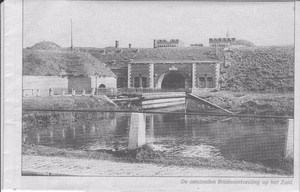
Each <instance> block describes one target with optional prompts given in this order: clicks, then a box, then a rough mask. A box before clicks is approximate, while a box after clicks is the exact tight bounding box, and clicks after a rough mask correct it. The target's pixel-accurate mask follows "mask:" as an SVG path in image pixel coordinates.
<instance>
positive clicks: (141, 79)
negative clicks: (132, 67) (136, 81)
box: [140, 76, 143, 88]
mask: <svg viewBox="0 0 300 192" xmlns="http://www.w3.org/2000/svg"><path fill="white" fill-rule="evenodd" d="M140 88H143V77H141V76H140Z"/></svg>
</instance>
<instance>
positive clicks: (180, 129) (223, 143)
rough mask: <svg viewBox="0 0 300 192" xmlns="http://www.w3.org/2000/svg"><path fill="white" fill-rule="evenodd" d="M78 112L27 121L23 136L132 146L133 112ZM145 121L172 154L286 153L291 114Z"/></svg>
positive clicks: (65, 143) (250, 156) (73, 144)
mask: <svg viewBox="0 0 300 192" xmlns="http://www.w3.org/2000/svg"><path fill="white" fill-rule="evenodd" d="M73 115H74V118H69V121H66V122H64V121H57V123H56V124H47V123H44V124H42V125H39V126H34V127H27V131H26V133H24V135H23V141H24V142H27V143H34V144H40V145H46V146H53V147H59V148H72V149H85V150H99V149H116V150H119V149H125V148H127V146H128V137H129V127H130V113H98V114H97V115H96V116H93V115H91V116H89V117H86V114H85V115H83V113H74V114H73ZM70 119H71V120H70ZM70 121H71V122H70ZM145 123H146V130H145V136H146V143H148V144H150V145H152V146H153V147H154V148H155V149H156V150H161V151H163V152H164V153H165V154H166V155H179V156H187V157H191V156H193V157H206V158H209V157H222V158H223V157H225V158H228V159H244V160H264V159H274V158H278V157H281V156H282V155H283V154H284V148H285V143H286V137H287V134H286V133H287V127H288V124H287V121H285V120H276V119H253V118H224V117H208V116H202V117H200V116H189V115H179V114H178V115H177V114H176V115H174V114H165V115H156V114H155V115H154V114H147V115H146V118H145Z"/></svg>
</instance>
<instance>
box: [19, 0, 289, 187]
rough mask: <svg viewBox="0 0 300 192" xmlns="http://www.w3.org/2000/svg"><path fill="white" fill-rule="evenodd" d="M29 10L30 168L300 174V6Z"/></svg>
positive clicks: (96, 4) (25, 41)
mask: <svg viewBox="0 0 300 192" xmlns="http://www.w3.org/2000/svg"><path fill="white" fill-rule="evenodd" d="M22 10H23V14H22V22H23V23H22V26H23V27H22V56H23V57H22V136H21V137H22V142H21V145H22V147H21V173H20V174H21V175H22V177H29V176H47V178H48V177H54V176H55V177H60V176H64V177H74V176H80V177H153V178H154V177H177V178H178V177H184V178H189V177H212V178H214V177H215V178H221V179H220V180H217V181H216V180H208V179H204V178H203V179H202V180H195V181H193V182H196V183H198V184H201V182H203V183H206V184H207V183H209V182H211V183H209V184H249V185H261V183H260V181H259V180H229V179H227V178H288V179H289V178H294V174H295V173H294V147H295V145H294V88H295V87H294V80H295V77H294V74H295V62H294V60H295V48H294V45H295V43H294V40H295V39H294V36H295V26H294V22H295V18H294V15H295V11H294V10H295V3H294V2H292V1H291V2H255V3H254V2H209V1H186V2H184V1H172V2H171V1H39V0H24V1H23V4H22ZM290 181H291V180H284V182H287V183H284V184H287V185H288V184H292V183H288V182H290ZM214 182H218V183H214ZM280 182H282V181H280Z"/></svg>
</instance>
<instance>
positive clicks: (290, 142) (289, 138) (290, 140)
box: [284, 119, 294, 158]
mask: <svg viewBox="0 0 300 192" xmlns="http://www.w3.org/2000/svg"><path fill="white" fill-rule="evenodd" d="M284 157H285V158H293V157H294V119H289V120H288V129H287V133H286V143H285V149H284Z"/></svg>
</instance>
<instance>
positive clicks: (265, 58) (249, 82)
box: [222, 46, 294, 93]
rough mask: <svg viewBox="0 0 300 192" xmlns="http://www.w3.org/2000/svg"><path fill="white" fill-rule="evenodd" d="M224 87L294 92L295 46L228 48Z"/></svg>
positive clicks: (225, 55)
mask: <svg viewBox="0 0 300 192" xmlns="http://www.w3.org/2000/svg"><path fill="white" fill-rule="evenodd" d="M224 59H225V62H224V67H223V69H222V77H223V87H224V88H225V89H227V90H232V91H251V92H271V93H274V92H275V93H276V92H277V93H278V92H279V93H283V92H293V91H294V47H293V46H286V47H275V46H273V47H245V46H243V47H234V46H233V47H228V48H226V49H225V51H224Z"/></svg>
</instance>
